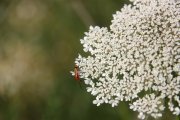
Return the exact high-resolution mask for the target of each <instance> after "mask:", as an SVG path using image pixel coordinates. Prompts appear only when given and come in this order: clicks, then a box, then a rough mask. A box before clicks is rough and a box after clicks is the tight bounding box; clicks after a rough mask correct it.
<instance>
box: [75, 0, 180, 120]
mask: <svg viewBox="0 0 180 120" xmlns="http://www.w3.org/2000/svg"><path fill="white" fill-rule="evenodd" d="M131 1H133V5H125V6H124V7H123V8H122V9H121V11H117V12H116V14H114V15H113V20H112V24H111V26H110V30H108V28H106V27H103V28H100V27H98V26H96V27H92V26H91V27H90V29H89V32H86V33H85V37H84V38H83V39H81V40H80V41H81V43H82V44H83V47H84V51H85V52H89V53H90V56H88V57H82V56H81V55H79V57H78V58H77V59H76V61H75V63H76V64H77V65H78V66H79V70H80V77H81V78H82V79H84V81H85V84H87V86H88V87H87V91H88V92H90V93H91V94H92V95H93V96H96V99H95V100H94V101H93V103H94V104H96V105H97V106H99V105H101V104H103V103H109V104H111V105H112V107H114V106H117V105H118V103H119V102H120V101H131V103H130V109H132V110H134V111H137V112H139V115H138V117H139V118H140V119H145V117H146V115H150V116H152V117H154V118H157V117H161V116H162V111H163V110H164V108H165V98H166V101H168V105H167V106H168V108H169V110H170V111H172V113H173V114H175V115H180V0H131ZM142 94H143V95H144V96H142Z"/></svg>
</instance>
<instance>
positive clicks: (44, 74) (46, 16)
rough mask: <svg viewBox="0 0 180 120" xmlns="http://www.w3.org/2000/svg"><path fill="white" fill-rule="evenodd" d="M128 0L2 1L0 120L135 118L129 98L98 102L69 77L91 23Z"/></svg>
mask: <svg viewBox="0 0 180 120" xmlns="http://www.w3.org/2000/svg"><path fill="white" fill-rule="evenodd" d="M127 3H128V1H127V0H0V120H136V119H137V117H136V114H135V113H133V112H132V111H131V110H129V107H128V104H127V103H120V104H119V106H118V107H115V108H112V107H111V106H110V105H101V106H100V107H97V106H95V105H93V104H92V100H93V99H94V98H93V97H92V96H91V95H90V93H87V92H86V89H85V86H82V88H81V87H80V86H79V84H78V83H77V82H76V81H75V80H74V78H73V76H71V74H70V71H72V70H73V69H74V60H75V58H76V57H77V56H78V53H80V54H82V55H85V53H84V52H83V49H82V46H81V44H80V41H79V40H80V39H81V38H83V36H84V32H86V31H88V28H89V26H90V25H93V26H95V25H98V26H100V27H103V26H105V27H108V26H109V25H110V24H111V19H112V14H114V13H115V11H117V10H120V8H121V7H122V6H123V5H124V4H127Z"/></svg>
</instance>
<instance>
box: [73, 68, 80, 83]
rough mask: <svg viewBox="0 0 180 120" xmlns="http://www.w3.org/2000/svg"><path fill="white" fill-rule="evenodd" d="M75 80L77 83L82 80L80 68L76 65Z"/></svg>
mask: <svg viewBox="0 0 180 120" xmlns="http://www.w3.org/2000/svg"><path fill="white" fill-rule="evenodd" d="M74 78H75V80H77V81H79V80H80V78H79V67H78V66H77V65H75V67H74Z"/></svg>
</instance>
